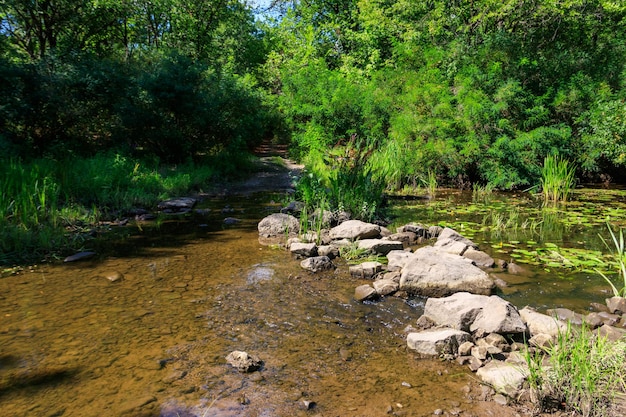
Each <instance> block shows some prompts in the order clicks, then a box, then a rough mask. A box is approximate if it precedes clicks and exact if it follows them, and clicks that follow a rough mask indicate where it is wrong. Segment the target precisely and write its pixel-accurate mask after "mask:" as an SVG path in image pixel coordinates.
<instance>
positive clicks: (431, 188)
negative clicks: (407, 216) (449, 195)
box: [424, 169, 438, 198]
mask: <svg viewBox="0 0 626 417" xmlns="http://www.w3.org/2000/svg"><path fill="white" fill-rule="evenodd" d="M424 185H425V186H426V190H428V195H429V196H430V198H435V195H436V194H437V187H438V183H437V175H436V174H435V172H434V171H433V170H430V169H429V170H428V176H427V177H426V179H425V180H424Z"/></svg>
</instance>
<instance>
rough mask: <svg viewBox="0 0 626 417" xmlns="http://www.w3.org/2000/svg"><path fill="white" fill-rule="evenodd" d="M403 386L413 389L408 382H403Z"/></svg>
mask: <svg viewBox="0 0 626 417" xmlns="http://www.w3.org/2000/svg"><path fill="white" fill-rule="evenodd" d="M402 386H403V387H407V388H413V385H411V384H409V383H408V382H406V381H403V382H402Z"/></svg>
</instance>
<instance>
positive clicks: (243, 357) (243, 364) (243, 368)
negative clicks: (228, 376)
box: [226, 350, 263, 372]
mask: <svg viewBox="0 0 626 417" xmlns="http://www.w3.org/2000/svg"><path fill="white" fill-rule="evenodd" d="M226 362H228V364H229V365H231V366H232V367H234V368H236V369H237V370H238V371H239V372H254V371H258V370H259V369H261V367H262V366H263V361H262V360H260V359H259V358H257V357H256V356H253V355H250V354H248V352H243V351H240V350H235V351H232V352H230V353H229V354H228V356H226Z"/></svg>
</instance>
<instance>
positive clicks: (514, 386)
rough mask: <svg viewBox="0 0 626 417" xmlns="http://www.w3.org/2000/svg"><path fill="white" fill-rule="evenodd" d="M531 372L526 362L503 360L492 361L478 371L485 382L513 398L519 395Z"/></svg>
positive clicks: (478, 374) (477, 373)
mask: <svg viewBox="0 0 626 417" xmlns="http://www.w3.org/2000/svg"><path fill="white" fill-rule="evenodd" d="M529 374H530V373H529V371H528V366H527V365H526V364H519V363H515V364H513V363H508V362H501V361H491V362H489V363H488V364H486V365H485V366H483V367H482V368H480V369H479V370H478V371H477V372H476V375H477V376H478V377H479V378H480V379H481V380H482V381H483V382H484V383H486V384H488V385H490V386H491V387H493V389H495V390H496V391H497V392H499V393H501V394H505V395H507V396H509V397H511V398H516V397H518V395H519V393H520V391H521V390H522V388H523V386H524V381H526V378H528V375H529Z"/></svg>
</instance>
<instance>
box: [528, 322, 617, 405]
mask: <svg viewBox="0 0 626 417" xmlns="http://www.w3.org/2000/svg"><path fill="white" fill-rule="evenodd" d="M544 354H545V355H547V356H548V360H547V361H544ZM525 359H526V362H527V364H528V367H529V370H530V377H529V383H530V385H531V389H532V390H533V394H534V396H535V398H534V400H536V401H537V402H538V404H539V406H540V407H541V408H544V409H547V408H549V406H550V405H551V404H560V405H561V406H562V407H564V408H565V410H566V411H574V412H576V413H580V414H581V415H583V416H588V417H595V416H606V415H610V414H609V410H610V409H611V407H612V406H613V401H614V400H615V398H616V397H617V395H619V394H624V393H625V392H626V384H625V383H624V377H626V342H624V341H609V340H608V339H607V338H605V337H602V336H599V335H597V334H594V333H593V332H592V331H591V330H589V329H588V328H587V326H582V327H581V328H580V329H574V328H573V327H572V325H571V324H568V326H567V328H566V329H565V330H564V331H562V332H560V333H559V335H558V337H557V340H556V343H554V345H552V346H550V347H548V348H545V352H540V353H537V352H535V354H532V353H530V352H529V351H527V352H526V354H525ZM546 362H547V364H546Z"/></svg>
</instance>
